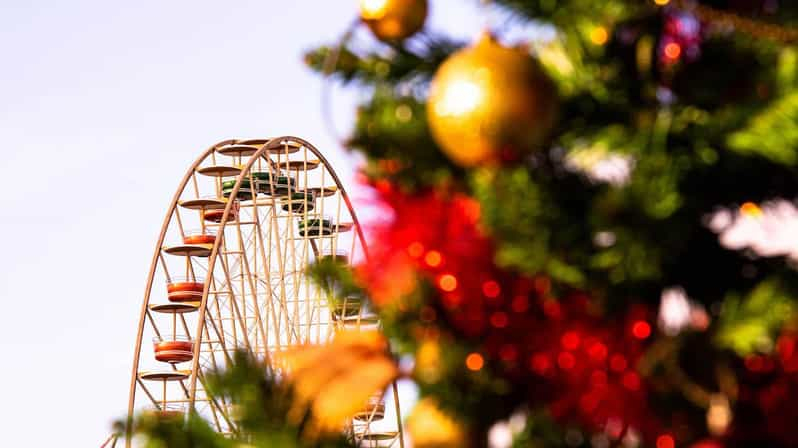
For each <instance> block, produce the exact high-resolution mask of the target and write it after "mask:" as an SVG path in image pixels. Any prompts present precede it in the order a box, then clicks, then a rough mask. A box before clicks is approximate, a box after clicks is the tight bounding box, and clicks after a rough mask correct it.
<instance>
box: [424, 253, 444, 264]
mask: <svg viewBox="0 0 798 448" xmlns="http://www.w3.org/2000/svg"><path fill="white" fill-rule="evenodd" d="M442 261H443V257H442V256H441V253H440V252H438V251H437V250H431V251H429V252H427V255H425V256H424V262H425V263H427V266H429V267H431V268H437V267H438V266H440V265H441V262H442Z"/></svg>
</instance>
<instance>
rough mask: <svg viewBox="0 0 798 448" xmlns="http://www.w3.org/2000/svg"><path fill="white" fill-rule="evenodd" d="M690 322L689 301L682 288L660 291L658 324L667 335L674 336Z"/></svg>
mask: <svg viewBox="0 0 798 448" xmlns="http://www.w3.org/2000/svg"><path fill="white" fill-rule="evenodd" d="M689 323H690V302H689V301H688V300H687V293H685V291H684V289H682V288H668V289H665V290H664V291H662V297H661V298H660V304H659V326H660V328H661V329H662V331H663V332H664V333H665V334H667V335H668V336H676V335H677V334H679V332H681V331H682V329H684V328H685V327H686V326H687V325H689Z"/></svg>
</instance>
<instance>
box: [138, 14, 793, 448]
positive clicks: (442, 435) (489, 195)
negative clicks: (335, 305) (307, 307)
mask: <svg viewBox="0 0 798 448" xmlns="http://www.w3.org/2000/svg"><path fill="white" fill-rule="evenodd" d="M427 6H428V5H427V3H426V1H424V0H382V1H377V0H372V1H367V0H364V1H362V2H361V18H362V22H364V23H365V24H366V26H367V27H368V28H369V29H370V31H371V33H372V34H371V36H368V38H366V39H364V37H363V35H362V33H360V34H358V33H354V34H353V33H352V32H347V33H346V35H345V37H344V38H343V39H342V41H341V42H336V43H333V44H332V45H330V46H328V47H322V48H319V49H316V50H313V51H311V52H309V53H308V54H307V55H306V61H307V62H308V64H309V65H310V66H311V67H313V68H314V69H316V70H318V71H319V72H320V74H322V75H323V76H326V77H328V78H327V79H329V80H332V81H333V82H342V83H345V84H348V85H351V86H352V87H353V88H355V86H357V88H361V89H365V90H366V91H367V92H368V93H369V94H368V98H367V99H366V100H365V101H364V102H363V103H362V104H361V106H360V108H359V110H358V114H357V117H356V125H355V128H354V130H353V133H352V135H351V136H350V138H349V139H348V140H347V146H348V147H350V148H352V149H353V150H356V151H359V152H361V153H362V154H363V155H365V157H366V160H367V162H366V165H365V167H364V168H363V170H362V179H363V182H364V183H365V184H367V185H369V186H370V187H371V188H373V189H374V192H375V196H376V198H377V202H378V204H379V205H381V207H382V212H383V213H384V214H385V216H386V219H384V220H382V221H381V222H380V223H378V224H376V225H375V226H374V227H373V228H372V229H371V230H372V232H371V233H372V236H373V237H372V240H371V241H370V251H371V257H370V259H369V260H368V261H366V262H364V263H363V264H361V265H360V266H357V267H356V268H355V269H354V271H351V272H350V271H348V270H346V269H344V268H343V267H342V266H339V265H336V264H335V263H334V262H329V263H325V264H321V265H317V266H316V267H315V269H314V272H313V274H314V275H315V277H316V279H317V280H318V281H319V282H321V283H322V284H324V285H327V286H328V287H329V290H330V292H331V293H335V292H336V291H341V290H342V288H345V289H347V290H351V291H356V292H357V293H360V294H362V295H363V296H364V297H366V298H367V299H368V300H369V302H370V304H371V306H372V307H373V308H374V309H375V310H376V311H377V312H378V313H379V316H380V318H381V320H382V326H383V331H384V333H385V335H386V337H387V341H382V342H374V341H371V342H363V341H361V342H359V343H360V344H363V347H365V348H362V353H364V354H363V361H362V362H374V360H375V359H379V360H380V362H382V361H386V362H387V364H388V365H387V366H382V367H380V369H381V370H380V372H381V373H382V374H381V375H378V376H379V379H378V380H375V382H374V383H373V384H371V385H373V386H374V388H375V389H379V388H380V387H385V386H387V385H388V384H389V382H390V381H393V380H395V379H396V378H399V377H408V378H412V380H413V381H415V382H416V383H417V384H418V386H419V390H420V394H421V401H420V403H419V404H418V405H417V406H416V408H415V409H414V410H413V411H412V412H411V415H410V416H409V418H408V422H407V428H408V430H409V432H410V435H411V437H412V439H413V442H414V446H422V447H423V446H475V447H480V446H487V445H488V439H489V434H490V435H491V437H492V438H493V439H494V440H498V439H501V438H502V437H504V439H505V440H508V441H509V440H512V443H513V444H514V446H546V447H557V446H563V447H566V446H573V447H576V446H594V447H602V446H603V447H607V446H651V447H657V448H672V447H676V446H691V447H696V448H698V447H703V448H707V447H724V446H752V447H754V446H756V447H761V446H773V447H775V446H796V445H798V435H796V434H795V433H793V432H792V429H793V428H792V427H791V425H792V424H793V423H794V422H796V421H798V411H796V410H795V408H794V407H793V406H791V402H790V401H791V397H792V396H793V395H792V394H794V393H798V376H796V372H798V351H796V340H797V339H796V338H797V337H798V326H797V325H796V323H797V322H796V321H795V319H794V311H795V300H794V299H793V297H794V296H795V293H796V292H798V276H796V271H795V269H796V263H795V262H796V260H798V244H797V243H796V241H798V232H796V230H795V229H798V227H796V225H798V209H796V207H795V205H794V202H793V200H794V198H796V196H798V172H796V165H797V164H798V151H796V149H798V148H796V144H797V143H798V125H797V124H796V119H798V79H796V68H797V67H798V53H796V51H795V48H794V46H793V44H794V43H795V42H796V41H798V29H795V28H792V26H794V22H795V21H796V19H798V5H796V4H793V3H791V2H783V1H782V2H779V1H777V0H702V1H687V0H684V1H680V0H653V1H652V0H646V1H643V0H495V1H493V2H491V3H489V4H487V5H485V6H484V11H485V13H486V14H487V13H490V14H491V15H492V16H493V17H494V18H495V17H503V18H505V19H506V20H503V21H502V22H501V23H500V24H498V25H494V26H493V27H492V28H490V29H486V30H484V31H482V32H478V31H475V33H474V39H473V41H472V42H457V41H454V40H451V39H449V38H447V37H446V36H442V35H439V34H437V33H436V32H435V31H434V30H430V29H428V28H425V27H423V25H424V18H425V16H426V13H427ZM530 29H533V30H534V31H535V32H534V33H529V32H526V33H525V32H524V30H526V31H528V30H530ZM519 30H520V31H521V32H519ZM530 34H534V35H535V36H536V37H535V38H523V36H524V35H527V36H528V35H530ZM510 36H515V37H510ZM518 36H521V38H519V37H518ZM346 295H347V296H348V295H350V294H346ZM385 347H390V348H389V349H386V348H385ZM350 348H351V346H350ZM340 349H341V348H340V347H335V344H333V346H330V347H327V348H325V349H324V350H340ZM399 359H404V360H411V361H412V362H403V363H401V367H400V363H399V362H398V360H399ZM306 362H307V360H306ZM240 365H242V366H243V367H241V369H240V371H237V372H232V373H229V374H228V376H231V375H232V376H235V375H237V377H236V378H237V381H232V380H230V378H228V377H227V376H225V377H223V378H222V380H220V384H223V385H227V386H225V387H227V389H224V388H223V389H224V391H227V392H224V393H229V394H231V396H232V397H233V399H235V397H238V398H241V397H242V396H244V397H245V398H244V399H243V402H244V403H243V404H242V409H245V410H247V409H255V410H257V412H256V411H251V412H255V413H251V414H246V415H251V416H252V419H245V421H248V422H250V424H249V425H245V426H244V427H245V428H248V430H249V431H250V432H251V433H254V434H256V435H258V434H259V435H258V436H257V437H254V438H252V437H250V438H248V439H247V440H249V441H250V443H255V444H258V443H267V441H272V442H268V443H273V441H274V440H283V439H269V438H268V437H278V436H279V437H285V438H286V439H285V440H288V439H291V440H299V441H298V442H296V443H297V444H303V443H308V444H321V445H323V444H328V445H325V446H337V444H345V443H347V442H346V440H340V436H339V435H336V434H337V433H336V432H335V431H332V432H325V431H323V430H321V429H323V427H324V425H321V423H318V422H320V421H323V420H325V416H324V415H320V414H323V413H320V412H318V410H317V412H316V414H315V415H310V414H304V413H300V414H301V415H302V418H298V419H294V420H292V419H291V418H286V417H285V415H286V412H282V411H280V410H279V409H283V411H284V410H285V409H294V408H295V406H296V403H297V402H299V403H304V405H308V403H309V402H311V401H313V399H314V398H313V397H312V396H310V395H312V394H307V393H304V394H303V392H302V390H301V387H299V384H301V381H300V380H301V379H298V380H296V381H297V382H296V383H294V385H293V386H291V389H290V390H289V389H286V388H287V387H289V386H280V385H275V384H277V383H279V381H276V380H275V381H271V380H269V381H267V380H266V379H264V378H267V379H268V378H271V377H270V376H269V374H268V372H266V373H263V372H262V374H257V372H259V370H258V367H256V366H252V365H249V364H248V363H247V362H245V361H243V360H242V362H241V363H240ZM392 366H393V367H392ZM317 367H318V369H316V372H317V373H316V374H318V372H319V371H323V370H324V368H325V367H324V365H318V366H317ZM304 370H308V369H304ZM242 372H244V373H242ZM246 372H249V374H247V373H246ZM252 372H256V374H252ZM338 373H339V374H341V373H340V372H338ZM329 376H330V378H329V380H330V381H334V380H335V378H334V377H335V375H329ZM253 382H254V384H261V387H260V388H259V389H257V390H259V391H261V392H260V393H259V394H255V395H254V396H253V395H252V393H250V394H249V395H247V394H243V395H242V394H240V393H237V392H235V390H237V389H235V387H240V386H235V387H233V386H231V385H230V384H233V385H240V384H250V383H253ZM231 388H232V389H231ZM250 389H251V388H250ZM250 389H246V390H250ZM231 391H232V392H231ZM275 391H276V392H275ZM267 392H268V393H267ZM275 393H276V394H277V396H278V397H280V400H277V404H279V405H280V406H283V407H284V408H279V409H277V408H274V406H276V405H275V404H274V400H270V398H269V396H270V395H269V394H272V395H273V394H275ZM253 397H254V398H253ZM292 403H294V404H292ZM308 406H310V405H308ZM342 406H343V407H346V406H345V405H343V404H342ZM275 409H277V410H275ZM245 412H250V411H245ZM264 413H265V414H264ZM287 415H289V416H290V415H292V414H291V412H288V413H287ZM309 415H310V416H309ZM313 419H316V420H318V421H317V422H316V423H313V421H316V420H313ZM266 421H268V422H269V424H268V425H265V426H264V425H262V424H261V423H259V422H266ZM308 422H311V423H308ZM163 424H164V423H163V422H156V424H155V427H156V429H157V428H160V427H161V426H160V425H163ZM143 427H144V428H145V431H150V432H151V433H157V434H162V433H164V431H162V430H158V431H161V432H157V431H155V430H153V429H152V428H151V426H147V425H145V426H143ZM146 428H150V429H146ZM153 431H155V432H153ZM195 432H197V433H199V432H200V431H199V430H197V431H195ZM266 433H268V434H272V435H269V436H268V437H267V436H266V435H263V434H266ZM192 434H193V433H192ZM203 434H204V433H203ZM273 434H277V435H273ZM325 434H327V435H325ZM197 437H200V436H197ZM203 437H204V436H203ZM211 438H212V437H211V436H210V435H209V436H208V440H210V439H211ZM292 438H293V439H292ZM163 440H171V439H163ZM197 440H199V439H197ZM202 440H206V439H204V438H203V439H202ZM175 443H176V442H175ZM208 443H211V442H208ZM213 443H214V444H210V445H207V446H224V443H226V442H224V441H222V439H219V440H217V441H215V442H213ZM286 443H287V442H286ZM292 443H293V442H292ZM497 443H498V442H497ZM506 443H510V442H506ZM169 446H178V445H169ZM261 446H266V445H261ZM504 446H507V445H504Z"/></svg>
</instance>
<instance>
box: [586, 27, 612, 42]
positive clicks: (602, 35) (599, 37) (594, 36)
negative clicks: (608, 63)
mask: <svg viewBox="0 0 798 448" xmlns="http://www.w3.org/2000/svg"><path fill="white" fill-rule="evenodd" d="M609 38H610V33H609V32H607V28H604V27H603V26H597V27H595V28H593V30H592V31H591V32H590V41H591V42H593V43H594V44H596V45H604V44H606V43H607V41H608V40H609Z"/></svg>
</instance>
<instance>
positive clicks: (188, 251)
mask: <svg viewBox="0 0 798 448" xmlns="http://www.w3.org/2000/svg"><path fill="white" fill-rule="evenodd" d="M326 257H332V258H334V259H335V260H338V261H341V262H345V263H349V264H351V263H354V262H356V261H358V260H362V259H364V258H366V257H368V253H367V248H366V242H365V239H364V236H363V232H362V229H361V227H360V225H359V223H358V220H357V216H356V215H355V210H354V209H353V207H352V203H351V201H350V200H349V197H348V196H347V194H346V191H345V190H344V188H343V185H342V184H341V182H340V180H339V178H338V176H337V175H336V173H335V171H334V170H333V168H332V166H330V164H329V162H328V161H327V160H326V159H325V158H324V156H323V155H322V154H321V152H319V150H318V149H316V148H315V147H314V146H313V145H311V144H310V143H308V142H307V141H305V140H302V139H299V138H296V137H279V138H273V139H248V140H225V141H222V142H219V143H217V144H215V145H213V146H211V147H210V148H209V149H208V150H206V151H205V152H204V153H203V154H202V155H201V156H200V157H199V158H198V159H197V160H196V161H195V162H194V163H193V164H192V165H191V166H190V168H189V169H188V171H187V172H186V174H185V176H184V177H183V179H182V180H181V182H180V185H179V186H178V188H177V192H176V193H175V195H174V197H173V198H172V201H171V204H170V206H169V209H168V211H167V213H166V218H165V220H164V223H163V227H162V228H161V232H160V235H159V236H158V240H157V243H156V250H155V254H154V255H153V259H152V264H151V267H150V271H149V274H148V276H147V284H146V287H145V290H144V302H143V304H142V309H141V316H140V318H139V323H138V332H137V337H136V344H135V354H134V358H133V371H132V377H131V380H130V399H129V404H128V420H130V419H131V418H132V417H133V416H134V415H135V414H137V413H139V412H142V411H145V410H149V411H150V412H156V413H159V414H163V415H169V416H172V417H174V416H177V417H181V416H183V415H185V414H187V413H188V412H190V411H194V412H196V413H198V414H199V415H201V416H203V417H204V418H205V419H207V420H208V421H209V422H210V423H211V425H212V426H213V427H214V428H215V429H216V431H218V432H219V433H223V434H233V433H235V432H236V422H235V415H234V414H235V412H234V409H233V405H232V403H229V402H228V401H226V399H225V397H220V396H214V395H213V394H211V393H209V392H208V391H207V390H206V388H205V373H206V372H208V371H218V370H223V369H225V368H226V367H227V366H229V365H230V363H231V362H232V360H233V353H234V352H235V351H236V350H243V351H246V352H248V353H249V354H250V355H252V356H255V357H257V358H260V359H264V360H269V359H271V355H273V354H274V353H278V352H280V351H283V350H286V349H291V348H295V347H297V346H301V345H304V344H314V343H323V342H325V341H328V340H329V339H330V338H331V337H332V336H333V334H334V333H335V332H336V331H337V330H339V329H362V328H369V329H373V328H376V327H378V326H379V321H378V319H377V317H376V315H375V314H374V313H372V312H370V311H369V310H368V309H367V306H366V304H365V303H364V302H363V300H362V299H361V298H360V297H340V298H330V297H328V296H327V294H326V293H324V292H323V291H322V290H321V289H320V288H318V287H317V286H316V285H314V284H313V283H312V282H311V280H310V278H309V277H308V276H307V275H306V272H307V268H308V266H310V265H311V264H312V263H314V262H315V261H316V260H320V259H323V258H326ZM392 388H393V398H394V403H395V405H396V424H395V425H393V424H392V423H391V425H389V426H390V427H391V428H392V430H389V431H385V430H383V429H375V425H374V423H375V422H377V421H379V420H383V419H385V416H386V412H385V401H384V400H383V397H382V395H378V396H374V397H372V399H370V400H368V402H367V403H364V407H363V409H362V411H361V412H359V413H357V414H356V415H355V416H354V417H353V418H352V420H351V422H350V423H349V425H348V427H347V429H346V431H347V434H348V435H349V436H350V437H351V439H352V440H353V442H354V443H355V444H356V445H357V446H402V445H403V444H404V441H403V438H402V427H401V414H400V412H399V405H398V394H397V391H396V385H395V384H394V385H393V386H392ZM384 424H385V422H383V424H382V426H384ZM119 437H120V439H124V441H125V446H128V447H129V446H132V445H134V442H133V440H132V437H131V434H130V429H129V425H128V429H127V433H126V434H124V435H120V436H119ZM110 442H112V444H111V445H109V446H113V445H116V444H117V442H118V441H117V440H116V438H113V440H112V441H110Z"/></svg>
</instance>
